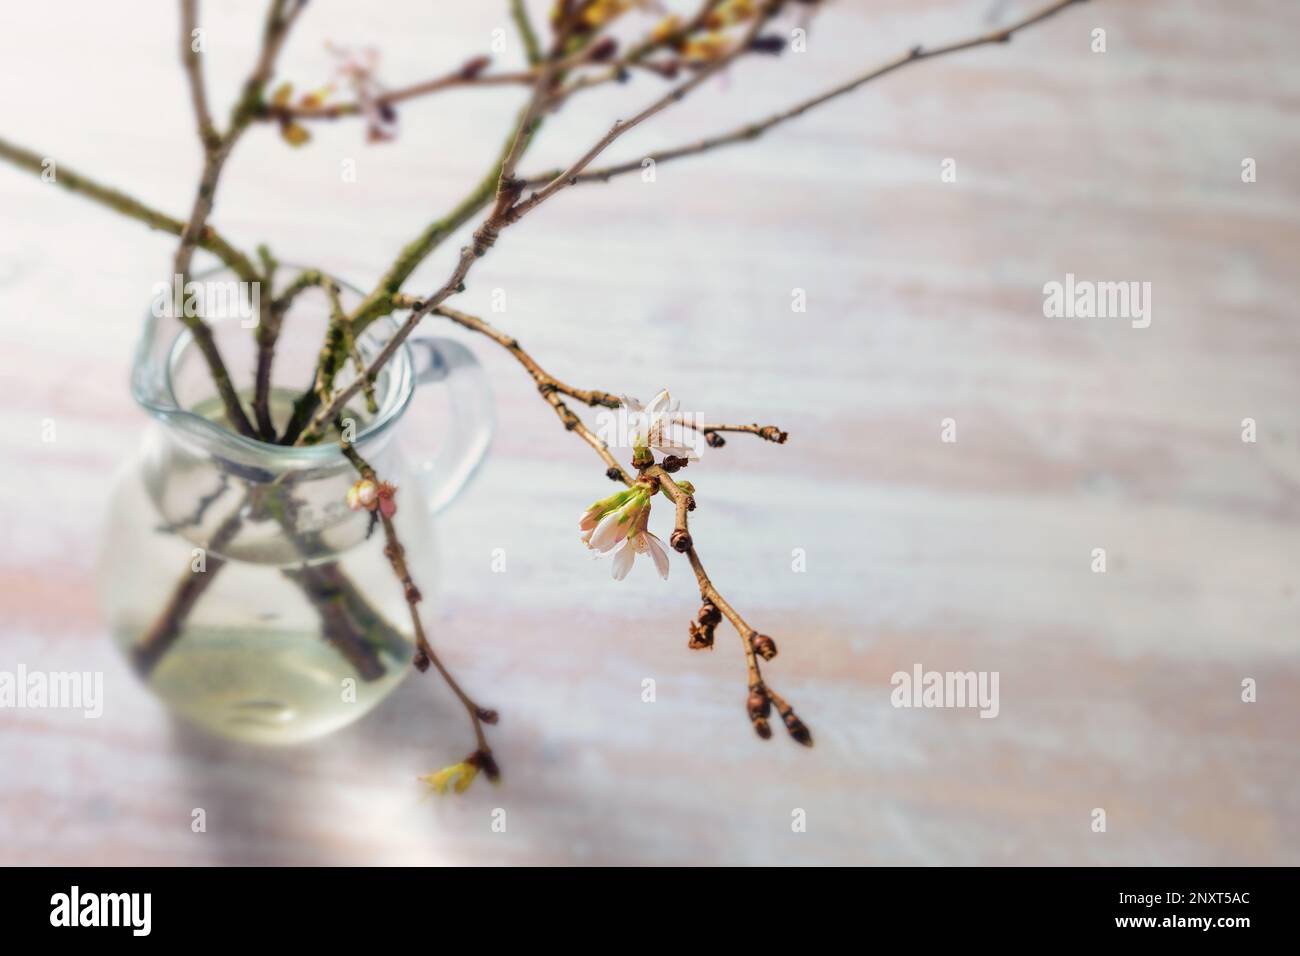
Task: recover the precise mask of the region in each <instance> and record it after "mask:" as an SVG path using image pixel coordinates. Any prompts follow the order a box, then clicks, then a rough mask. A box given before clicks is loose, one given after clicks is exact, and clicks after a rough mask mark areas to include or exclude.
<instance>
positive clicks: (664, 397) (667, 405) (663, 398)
mask: <svg viewBox="0 0 1300 956" xmlns="http://www.w3.org/2000/svg"><path fill="white" fill-rule="evenodd" d="M671 408H672V398H671V397H669V395H668V389H666V388H665V389H663V390H662V391H661V392H660V393H659V394H658V395H656V396H655V397H654V398H652V399H650V404H648V405H647V406H646V407H645V414H646V418H649V419H650V420H651V421H654V420H655V419H657V418H659V417H661V416H663V415H664V414H666V413H667V412H668V411H670V410H671Z"/></svg>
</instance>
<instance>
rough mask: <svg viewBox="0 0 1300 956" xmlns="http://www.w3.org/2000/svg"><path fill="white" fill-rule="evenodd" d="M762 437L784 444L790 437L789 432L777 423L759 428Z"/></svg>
mask: <svg viewBox="0 0 1300 956" xmlns="http://www.w3.org/2000/svg"><path fill="white" fill-rule="evenodd" d="M758 434H759V437H760V438H766V439H767V440H768V441H772V442H776V443H777V444H778V445H784V444H785V440H786V439H787V438H789V437H790V435H789V433H788V432H783V431H781V429H779V428H777V427H776V426H775V425H764V426H763V427H762V428H760V429H759V430H758Z"/></svg>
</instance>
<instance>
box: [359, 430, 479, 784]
mask: <svg viewBox="0 0 1300 956" xmlns="http://www.w3.org/2000/svg"><path fill="white" fill-rule="evenodd" d="M340 431H341V430H340ZM339 447H340V448H341V449H342V451H343V454H344V456H345V457H346V458H347V459H348V461H350V462H351V463H352V466H353V467H354V468H355V469H356V470H357V474H359V475H360V476H361V477H362V479H364V480H368V481H373V482H375V483H376V484H378V483H379V476H378V475H376V474H375V470H374V469H373V468H372V467H370V464H369V463H368V462H367V461H366V460H365V459H364V458H362V457H361V455H360V454H358V452H357V450H356V449H355V448H353V447H352V445H351V444H350V443H349V442H348V441H347V440H346V439H340V442H339ZM379 520H380V524H381V525H382V526H383V529H384V539H385V547H384V556H385V557H386V558H388V562H389V564H390V565H392V568H393V573H394V574H395V575H396V576H397V579H398V581H399V582H401V585H402V594H403V596H404V597H405V599H406V606H407V607H408V608H409V609H410V613H411V628H412V630H413V631H414V633H415V645H416V656H415V661H414V663H415V666H416V668H417V669H418V670H420V671H424V670H427V669H428V667H429V665H430V664H432V665H433V666H434V668H435V669H436V670H437V671H438V673H439V674H440V675H441V676H442V679H443V680H444V681H445V682H446V684H447V686H448V687H449V688H451V692H452V693H453V694H455V695H456V699H457V700H459V701H460V702H461V705H462V706H463V707H464V708H465V712H466V713H467V714H468V715H469V720H470V725H471V726H472V727H473V729H474V740H475V742H476V745H477V748H478V749H477V750H476V754H477V755H479V756H480V758H481V760H482V761H483V762H482V764H481V767H482V769H483V770H484V771H485V772H486V773H487V775H488V777H489V778H491V779H493V780H495V779H497V778H498V777H499V776H500V771H499V770H497V767H496V762H495V761H494V760H493V759H492V748H491V747H490V746H488V742H487V734H486V733H485V731H484V729H483V726H484V724H495V723H496V721H497V714H496V711H494V710H490V709H488V708H486V707H480V706H479V705H478V704H477V703H475V702H474V700H473V699H472V698H471V697H470V696H469V695H468V694H467V693H465V691H464V690H463V689H462V688H461V686H460V684H459V682H457V680H456V678H455V677H453V676H452V674H451V672H450V671H449V670H448V669H447V667H446V666H445V665H444V664H443V662H442V660H441V658H439V657H438V655H437V653H436V652H435V651H434V649H433V645H432V644H431V643H430V642H429V639H428V637H427V635H426V634H425V632H424V624H423V623H422V622H421V620H420V611H419V603H420V601H421V600H422V599H423V596H422V595H421V594H420V589H419V588H418V587H417V586H416V584H415V582H414V581H413V580H412V578H411V570H410V568H409V567H407V564H406V549H405V548H403V547H402V543H401V541H399V540H398V537H397V530H396V528H394V527H393V519H392V518H391V517H389V516H388V515H386V514H383V513H382V512H381V513H380V515H379Z"/></svg>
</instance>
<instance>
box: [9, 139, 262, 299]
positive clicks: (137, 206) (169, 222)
mask: <svg viewBox="0 0 1300 956" xmlns="http://www.w3.org/2000/svg"><path fill="white" fill-rule="evenodd" d="M0 159H3V160H5V161H6V162H9V163H12V164H13V165H14V166H16V167H18V168H19V169H25V170H27V171H28V172H32V173H35V174H37V175H38V176H39V175H41V174H42V173H44V172H45V170H46V167H47V165H48V161H49V160H50V159H51V157H48V156H42V155H41V154H40V153H37V152H34V151H32V150H30V149H25V148H23V147H22V146H18V145H16V144H14V143H10V142H7V141H6V140H3V139H0ZM50 182H52V183H53V184H54V185H56V186H58V187H59V188H60V189H66V190H67V191H68V192H70V193H76V194H77V195H80V196H84V197H85V198H87V199H89V200H91V201H92V202H96V203H98V204H99V205H101V206H105V207H107V208H109V209H112V210H113V211H114V212H118V213H121V214H122V215H123V216H126V217H127V218H128V219H134V220H135V221H136V222H141V223H144V224H145V225H146V226H148V227H149V228H150V229H159V230H161V231H163V232H167V233H170V234H171V235H173V236H179V235H180V234H181V233H182V232H184V231H185V223H183V222H181V220H179V219H177V218H175V217H174V216H169V215H167V214H166V213H164V212H160V211H159V210H157V209H154V208H153V207H151V206H147V205H145V204H144V203H142V202H140V200H138V199H136V198H135V197H134V196H130V195H128V194H127V193H125V192H122V191H121V190H120V189H114V188H113V187H112V186H105V185H104V184H102V183H99V182H96V181H95V180H93V179H91V178H90V177H89V176H84V175H82V174H81V173H79V172H77V171H76V170H74V169H71V168H69V167H68V166H65V165H64V164H63V163H61V162H60V163H56V164H55V166H54V167H53V177H52V178H51V180H50ZM198 246H199V248H200V249H204V250H206V251H208V252H210V253H212V254H213V255H214V256H216V257H217V258H218V259H220V260H221V261H222V262H224V263H225V264H226V265H228V266H229V267H230V268H231V270H232V271H233V272H234V273H235V274H236V275H238V276H239V278H241V279H243V280H244V281H246V282H256V281H257V280H258V272H257V268H256V266H254V265H253V263H252V261H251V260H249V258H248V257H247V256H246V255H244V253H242V252H240V251H239V250H238V249H236V248H235V247H234V246H232V245H231V244H230V243H229V242H227V241H226V239H225V238H224V237H223V236H222V235H221V234H220V233H219V232H217V230H216V229H214V228H213V227H212V226H207V227H206V228H204V230H203V231H202V233H201V234H200V235H199V239H198Z"/></svg>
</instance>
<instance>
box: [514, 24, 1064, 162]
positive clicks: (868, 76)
mask: <svg viewBox="0 0 1300 956" xmlns="http://www.w3.org/2000/svg"><path fill="white" fill-rule="evenodd" d="M1083 2H1085V0H1056V2H1055V3H1051V4H1049V5H1048V6H1045V7H1043V8H1041V9H1039V10H1038V11H1036V12H1035V13H1032V14H1030V15H1028V16H1026V17H1024V18H1023V19H1021V20H1018V21H1017V22H1015V23H1013V24H1011V25H1010V26H1008V27H1003V28H1002V29H999V30H993V31H991V32H989V33H983V34H980V35H978V36H974V37H971V38H969V39H966V40H960V41H958V42H956V43H949V44H947V45H944V46H937V47H932V48H930V49H926V48H924V47H921V46H915V47H912V49H910V50H908V51H907V52H906V53H902V54H900V55H898V56H896V57H894V58H893V59H892V60H889V61H887V62H886V63H883V64H881V65H879V66H876V67H873V68H872V69H870V70H868V71H867V72H866V73H863V74H860V75H859V76H856V77H854V78H853V79H851V80H849V81H848V82H846V83H842V84H840V85H839V86H835V87H832V88H831V89H829V90H827V91H826V92H824V93H820V94H818V95H817V96H814V97H812V98H811V99H807V100H804V101H803V102H801V103H797V104H795V105H794V106H792V107H790V108H789V109H786V110H782V111H781V112H779V113H775V114H773V115H772V116H769V117H768V118H767V119H764V120H759V121H757V122H753V123H747V124H745V125H744V126H740V127H737V128H736V129H733V130H730V131H729V132H726V133H720V134H718V135H716V136H709V137H705V138H704V139H701V140H698V141H697V142H694V143H690V144H688V145H685V146H676V147H673V148H671V149H663V150H657V151H655V152H651V153H647V154H646V155H645V156H643V157H640V158H638V159H635V160H629V161H628V162H625V163H617V164H614V165H611V166H605V167H601V168H599V169H588V170H585V171H581V170H578V171H574V170H560V169H555V170H551V171H550V172H546V173H541V174H538V175H536V176H530V177H528V178H527V179H526V180H525V183H526V185H527V186H529V187H535V186H541V185H544V184H548V183H553V182H555V181H557V180H561V179H567V180H568V184H569V185H574V184H576V183H588V182H608V181H609V180H610V179H612V178H613V177H615V176H621V175H623V174H624V173H630V172H634V171H637V170H640V169H641V168H642V163H644V162H645V160H647V159H651V160H654V162H655V164H656V165H658V164H659V163H665V162H668V161H670V160H674V159H680V158H681V157H683V156H695V155H698V154H699V153H705V152H708V151H709V150H713V149H717V148H719V147H722V146H728V145H731V144H733V143H743V142H748V141H750V140H754V139H757V138H758V137H760V136H762V135H763V134H764V133H766V132H767V131H768V130H770V129H771V128H772V127H774V126H779V125H780V124H782V123H785V122H787V121H788V120H792V119H794V118H795V117H798V116H802V115H803V114H804V113H806V112H808V111H809V110H810V109H813V108H814V107H817V106H820V105H821V104H823V103H827V102H829V101H831V100H833V99H836V98H838V97H840V96H843V95H845V94H846V93H851V92H853V91H854V90H856V89H858V87H860V86H863V85H865V84H867V83H870V82H871V81H872V80H875V79H879V78H880V77H882V76H884V75H886V74H888V73H893V72H894V71H895V70H899V69H902V68H903V67H905V66H908V65H909V64H912V63H919V62H920V61H921V60H929V59H934V58H936V57H940V56H945V55H947V54H949V53H957V52H960V51H962V50H969V49H972V48H974V47H978V46H984V45H986V44H990V43H1009V42H1010V41H1011V38H1012V37H1013V36H1014V35H1015V34H1017V33H1019V32H1020V31H1021V30H1024V29H1027V28H1028V27H1031V26H1033V25H1034V24H1036V23H1041V22H1042V21H1043V20H1046V19H1048V18H1049V17H1051V16H1054V15H1055V14H1057V13H1060V12H1061V11H1062V10H1064V9H1065V8H1066V7H1069V6H1071V5H1073V4H1075V3H1083Z"/></svg>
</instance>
